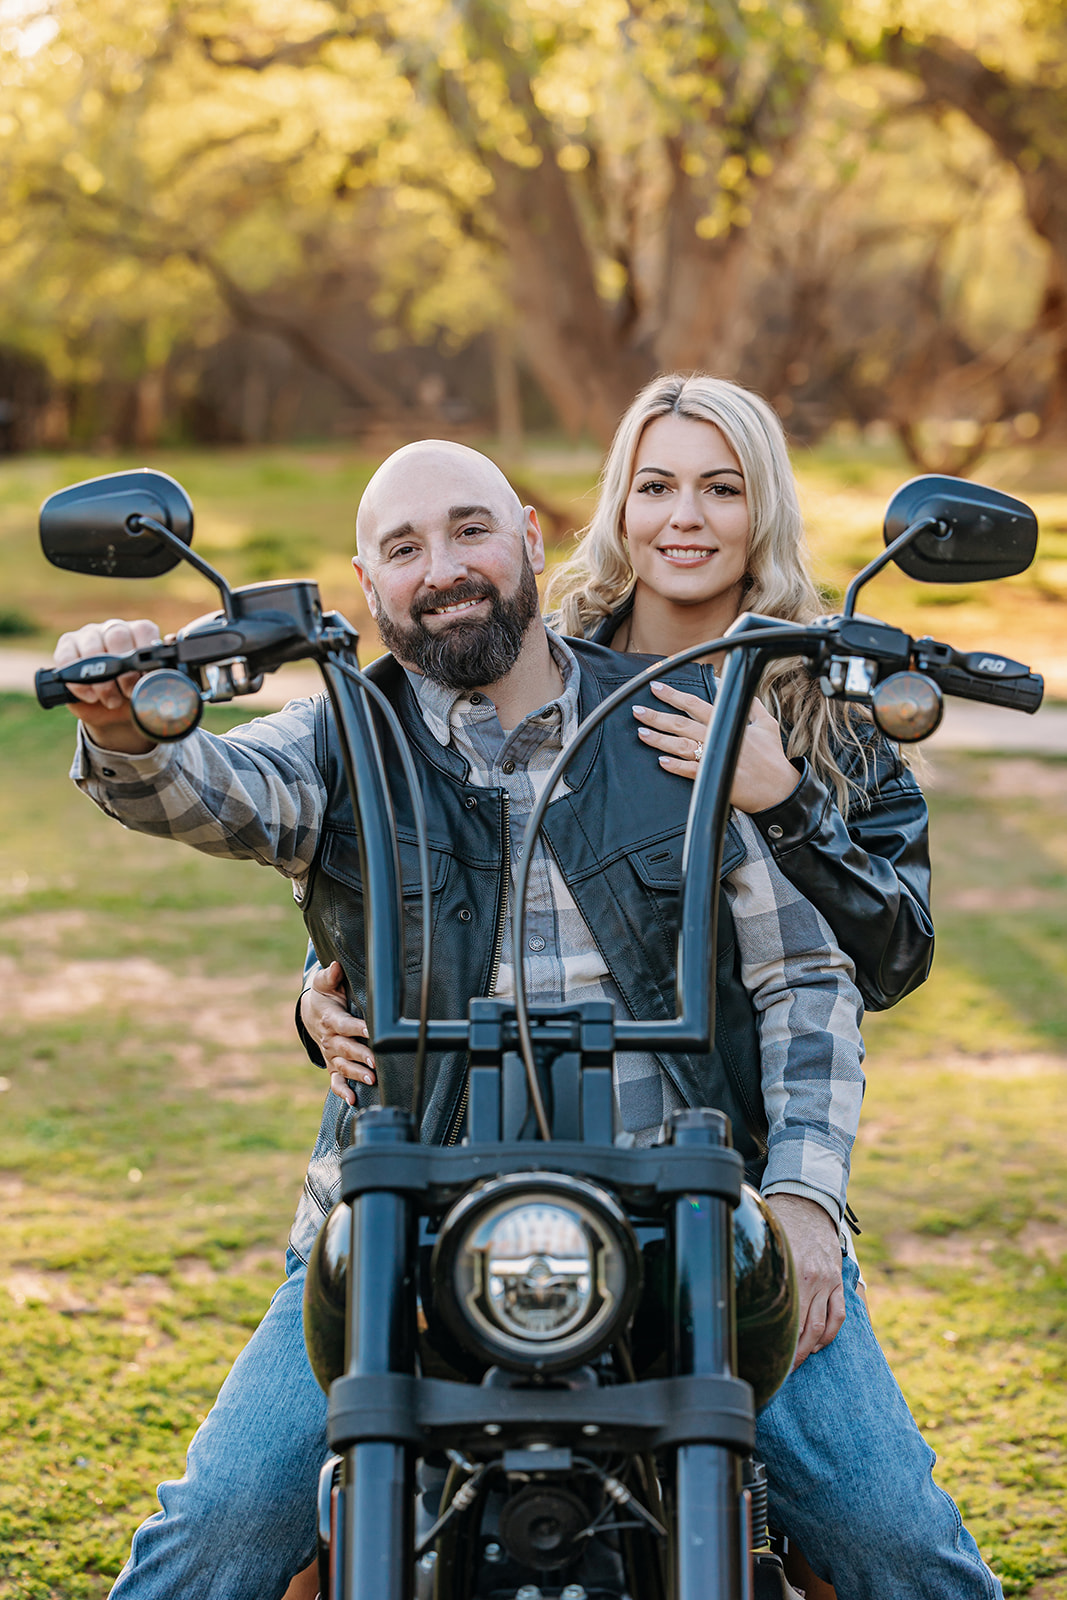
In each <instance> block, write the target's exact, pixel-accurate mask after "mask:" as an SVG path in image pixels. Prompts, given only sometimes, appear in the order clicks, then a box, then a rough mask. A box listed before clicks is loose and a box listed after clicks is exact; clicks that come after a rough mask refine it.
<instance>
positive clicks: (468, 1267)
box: [431, 1172, 641, 1372]
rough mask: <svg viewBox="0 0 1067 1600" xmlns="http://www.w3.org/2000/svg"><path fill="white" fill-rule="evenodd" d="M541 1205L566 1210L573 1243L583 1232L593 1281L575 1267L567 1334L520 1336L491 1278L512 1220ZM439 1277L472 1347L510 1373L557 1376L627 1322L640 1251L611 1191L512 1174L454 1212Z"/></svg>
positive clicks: (443, 1234)
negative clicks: (498, 1245) (497, 1242)
mask: <svg viewBox="0 0 1067 1600" xmlns="http://www.w3.org/2000/svg"><path fill="white" fill-rule="evenodd" d="M536 1208H542V1209H543V1208H553V1209H554V1210H555V1211H559V1212H562V1213H563V1214H564V1217H565V1218H566V1219H567V1220H566V1222H563V1221H562V1220H561V1221H560V1222H559V1224H558V1225H559V1226H561V1227H563V1228H564V1230H565V1232H566V1236H567V1238H568V1239H569V1240H571V1241H576V1240H577V1237H578V1235H579V1234H580V1235H581V1238H582V1240H583V1241H584V1244H585V1249H586V1257H585V1259H586V1260H587V1261H588V1267H589V1270H588V1274H587V1276H588V1284H587V1285H584V1286H583V1285H581V1283H580V1282H579V1281H578V1279H577V1278H576V1276H575V1273H574V1272H573V1271H572V1273H571V1279H572V1280H573V1288H574V1295H573V1298H574V1299H575V1300H576V1304H575V1305H574V1308H573V1309H572V1310H571V1311H570V1312H569V1314H567V1315H565V1316H564V1317H563V1320H562V1325H561V1329H560V1331H558V1332H556V1331H554V1330H544V1331H532V1330H526V1331H523V1332H521V1333H520V1332H519V1331H517V1330H516V1328H515V1326H514V1323H512V1324H511V1326H509V1325H508V1323H509V1318H508V1314H507V1312H506V1310H505V1308H504V1305H503V1302H504V1300H505V1299H506V1295H505V1293H504V1290H503V1289H502V1288H501V1286H500V1285H499V1284H497V1283H495V1282H493V1281H491V1280H495V1279H497V1278H499V1276H500V1274H499V1272H490V1269H489V1263H490V1250H491V1248H492V1242H493V1240H494V1238H496V1239H499V1238H500V1236H501V1233H506V1230H507V1227H508V1225H509V1223H510V1224H511V1225H512V1226H513V1227H521V1226H523V1224H524V1221H525V1222H526V1223H527V1224H528V1225H531V1226H532V1225H534V1219H533V1218H527V1219H524V1218H523V1217H522V1215H521V1214H522V1213H523V1212H524V1211H533V1210H535V1209H536ZM497 1259H498V1260H499V1257H498V1258H497ZM575 1259H578V1258H577V1257H575ZM516 1270H517V1268H516ZM431 1279H432V1282H433V1285H434V1290H433V1299H434V1307H435V1309H436V1310H437V1312H438V1313H439V1314H440V1316H441V1317H442V1319H443V1320H444V1322H445V1323H446V1324H447V1325H448V1328H449V1330H450V1331H451V1333H452V1334H453V1335H454V1336H455V1338H457V1339H458V1340H459V1342H460V1343H461V1344H462V1345H463V1346H464V1347H465V1348H467V1349H469V1350H474V1351H477V1353H478V1354H479V1355H481V1356H483V1357H484V1358H485V1359H486V1360H488V1361H489V1362H490V1363H491V1364H492V1365H494V1366H501V1367H507V1368H509V1369H511V1370H512V1371H520V1372H522V1371H531V1370H533V1371H538V1372H552V1371H560V1370H562V1369H564V1368H568V1367H575V1366H580V1365H581V1364H582V1363H583V1362H586V1361H589V1360H591V1359H593V1357H594V1356H596V1355H599V1354H600V1352H601V1351H602V1350H605V1349H606V1348H607V1347H608V1346H609V1345H610V1344H611V1343H612V1342H613V1340H614V1339H616V1338H617V1337H618V1335H619V1334H620V1333H621V1331H622V1330H623V1328H625V1327H626V1326H627V1324H628V1323H629V1321H630V1318H631V1317H632V1315H633V1311H634V1307H635V1305H636V1303H637V1298H638V1296H639V1294H640V1292H641V1254H640V1250H639V1249H638V1245H637V1240H636V1238H635V1236H634V1231H633V1228H632V1227H631V1225H630V1222H629V1220H628V1218H627V1216H626V1214H625V1212H624V1211H623V1210H622V1208H621V1206H620V1205H619V1203H618V1201H617V1200H615V1199H614V1198H613V1197H612V1196H611V1195H610V1194H609V1193H608V1192H607V1191H606V1190H605V1189H601V1188H600V1187H599V1186H597V1185H595V1184H592V1183H589V1182H587V1181H586V1180H584V1179H581V1178H572V1177H570V1176H568V1175H567V1174H565V1173H559V1172H514V1173H508V1174H507V1175H506V1176H503V1177H499V1178H492V1179H489V1180H488V1181H487V1182H485V1183H484V1184H481V1185H480V1186H479V1187H478V1188H477V1189H474V1190H472V1191H471V1192H470V1193H469V1194H466V1195H464V1196H463V1198H462V1199H461V1200H459V1201H457V1202H456V1204H455V1205H454V1206H453V1207H452V1209H451V1210H450V1211H449V1212H448V1214H447V1215H446V1216H445V1218H444V1220H443V1222H442V1223H441V1227H440V1230H439V1232H438V1236H437V1243H436V1245H435V1247H434V1253H433V1259H432V1262H431Z"/></svg>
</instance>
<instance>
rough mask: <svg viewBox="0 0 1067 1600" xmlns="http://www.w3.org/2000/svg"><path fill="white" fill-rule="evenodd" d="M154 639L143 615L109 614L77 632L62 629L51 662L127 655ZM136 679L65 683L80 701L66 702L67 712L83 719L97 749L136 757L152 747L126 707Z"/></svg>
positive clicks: (154, 629) (153, 631) (135, 674)
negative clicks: (127, 619)
mask: <svg viewBox="0 0 1067 1600" xmlns="http://www.w3.org/2000/svg"><path fill="white" fill-rule="evenodd" d="M158 638H159V629H158V628H157V627H156V625H155V623H154V622H148V621H146V620H145V619H144V618H141V619H140V620H139V621H137V622H122V621H121V620H120V619H119V618H117V617H111V618H110V619H109V620H108V621H107V622H92V623H89V625H88V626H87V627H84V628H79V629H78V631H77V633H64V634H63V635H62V637H61V638H60V640H59V643H58V644H57V645H56V649H55V655H54V657H53V660H54V661H55V664H56V666H57V667H69V666H70V664H71V662H72V661H84V660H85V658H86V657H87V656H127V655H129V654H130V652H131V651H133V650H140V649H143V647H144V646H145V645H148V644H155V642H156V640H157V639H158ZM140 677H141V673H139V672H125V673H123V675H122V677H121V678H114V679H113V680H112V681H111V682H110V683H96V684H85V683H72V684H70V685H68V687H69V689H70V692H71V694H73V695H74V697H75V699H76V700H77V701H79V702H80V703H79V704H78V705H73V706H71V708H70V709H71V711H73V713H74V715H75V716H76V717H78V718H79V719H80V720H81V721H82V722H84V723H85V726H86V728H87V729H88V731H89V733H90V734H91V735H92V739H93V743H94V744H97V745H99V746H100V748H101V749H102V750H117V751H121V752H122V753H123V754H124V755H130V756H139V755H145V754H146V753H147V752H148V751H149V750H152V749H154V748H155V745H154V741H153V740H151V739H146V738H145V736H144V734H143V733H142V732H141V730H140V728H139V727H138V726H137V724H136V723H135V722H134V720H133V714H132V712H131V711H130V695H131V694H132V692H133V686H134V684H135V683H136V682H137V680H138V678H140Z"/></svg>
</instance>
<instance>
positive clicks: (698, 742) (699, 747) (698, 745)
mask: <svg viewBox="0 0 1067 1600" xmlns="http://www.w3.org/2000/svg"><path fill="white" fill-rule="evenodd" d="M703 754H704V741H703V739H694V740H693V754H692V755H691V756H690V758H689V759H690V760H691V761H699V760H700V758H701V756H702V755H703Z"/></svg>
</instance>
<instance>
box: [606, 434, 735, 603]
mask: <svg viewBox="0 0 1067 1600" xmlns="http://www.w3.org/2000/svg"><path fill="white" fill-rule="evenodd" d="M623 525H624V529H625V532H626V538H627V543H628V546H629V551H630V564H631V565H632V567H633V569H634V572H635V574H636V577H637V587H638V589H639V590H640V589H641V588H642V587H645V588H648V589H650V590H651V591H652V593H653V594H656V595H659V596H661V597H662V598H663V599H665V600H668V601H671V602H673V603H674V604H677V605H683V606H698V605H704V604H708V603H712V604H714V603H715V602H718V603H719V605H718V606H716V610H718V609H720V607H721V608H722V609H723V610H724V611H728V612H729V618H728V620H729V621H732V620H733V618H734V617H735V616H736V615H737V613H738V612H739V611H740V609H741V596H742V586H743V582H744V577H745V568H746V564H747V561H748V536H749V513H748V499H747V496H746V492H745V479H744V474H743V473H742V471H741V463H740V462H739V461H738V459H737V457H736V455H735V454H734V452H733V450H732V449H731V448H730V446H729V445H728V444H727V442H726V440H725V439H724V438H723V436H722V434H721V433H720V432H719V430H718V428H717V427H716V426H715V425H714V423H711V422H701V421H699V420H697V419H695V418H692V417H679V416H675V415H668V416H665V417H657V418H656V419H655V421H653V422H650V423H649V424H648V426H647V427H646V428H645V430H644V432H643V433H642V435H641V438H640V440H639V441H638V446H637V454H636V455H635V457H634V471H633V477H632V479H631V481H630V492H629V494H628V495H627V497H626V505H625V507H624V510H623Z"/></svg>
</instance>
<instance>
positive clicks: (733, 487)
mask: <svg viewBox="0 0 1067 1600" xmlns="http://www.w3.org/2000/svg"><path fill="white" fill-rule="evenodd" d="M709 487H710V489H711V492H712V494H713V495H715V497H716V499H718V500H728V499H730V498H732V497H733V496H734V495H738V494H741V492H742V491H741V489H739V488H738V486H737V484H735V483H713V484H711V485H709Z"/></svg>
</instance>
